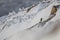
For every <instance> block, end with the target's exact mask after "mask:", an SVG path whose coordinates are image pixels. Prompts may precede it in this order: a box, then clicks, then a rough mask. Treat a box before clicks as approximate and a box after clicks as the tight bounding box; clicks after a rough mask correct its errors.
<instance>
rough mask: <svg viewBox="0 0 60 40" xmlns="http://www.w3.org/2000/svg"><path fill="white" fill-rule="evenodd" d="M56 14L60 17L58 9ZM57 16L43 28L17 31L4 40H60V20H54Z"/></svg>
mask: <svg viewBox="0 0 60 40" xmlns="http://www.w3.org/2000/svg"><path fill="white" fill-rule="evenodd" d="M58 14H59V15H60V9H59V10H58V11H57V15H58ZM57 15H56V16H55V17H54V18H55V19H54V18H53V19H52V20H50V21H49V22H47V23H46V25H45V26H43V27H40V28H38V27H37V26H35V27H34V28H32V29H26V30H22V31H19V32H17V33H16V34H13V35H12V36H10V37H7V38H6V40H39V39H40V40H60V20H59V19H60V18H58V19H56V17H59V16H57ZM54 29H55V31H54ZM56 29H58V30H56Z"/></svg>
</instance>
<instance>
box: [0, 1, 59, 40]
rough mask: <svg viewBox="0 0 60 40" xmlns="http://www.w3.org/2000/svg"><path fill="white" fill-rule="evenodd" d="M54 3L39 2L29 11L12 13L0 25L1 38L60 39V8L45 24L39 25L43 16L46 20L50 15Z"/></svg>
mask: <svg viewBox="0 0 60 40" xmlns="http://www.w3.org/2000/svg"><path fill="white" fill-rule="evenodd" d="M54 4H55V2H50V3H39V4H38V5H37V6H35V7H33V8H31V10H30V11H29V12H26V11H27V10H25V11H20V12H18V13H17V14H16V13H15V12H13V14H12V13H10V14H9V15H8V17H7V18H6V19H7V20H6V22H4V23H3V25H1V26H0V27H1V28H0V40H60V38H59V37H60V31H59V30H60V27H59V26H60V18H59V16H60V14H59V13H60V9H59V10H58V11H57V12H56V16H55V17H53V18H52V19H51V20H49V21H48V22H46V23H45V25H44V26H40V25H39V22H40V19H41V18H43V20H42V21H45V20H47V19H48V18H49V17H50V13H51V9H52V7H53V5H54ZM35 24H37V25H35ZM38 26H39V27H38Z"/></svg>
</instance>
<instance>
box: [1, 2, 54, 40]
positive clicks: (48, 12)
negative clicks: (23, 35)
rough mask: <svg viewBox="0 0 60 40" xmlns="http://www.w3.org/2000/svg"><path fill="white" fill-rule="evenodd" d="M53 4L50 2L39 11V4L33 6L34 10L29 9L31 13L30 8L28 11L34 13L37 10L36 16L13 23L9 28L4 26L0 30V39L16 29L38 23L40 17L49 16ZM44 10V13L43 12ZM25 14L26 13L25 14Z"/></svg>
mask: <svg viewBox="0 0 60 40" xmlns="http://www.w3.org/2000/svg"><path fill="white" fill-rule="evenodd" d="M53 4H54V3H52V4H51V5H49V6H48V7H47V8H45V9H44V10H42V11H39V10H40V9H39V8H40V7H39V6H40V4H39V5H37V6H36V7H34V10H33V9H31V10H32V13H31V10H30V12H29V13H31V14H34V13H35V12H34V11H36V12H37V11H38V12H37V13H36V16H35V17H34V18H33V19H30V20H27V21H25V22H22V23H17V24H16V25H14V24H13V25H12V26H10V28H5V29H4V30H2V32H1V33H0V36H1V37H0V39H1V40H3V39H4V38H6V37H9V36H11V35H13V34H14V33H16V32H18V31H21V30H24V29H26V28H29V27H31V26H33V25H35V24H36V23H38V22H39V21H40V19H41V17H43V18H44V20H46V19H45V18H46V17H48V16H49V14H50V11H51V8H52V6H53ZM36 8H37V9H36ZM35 9H36V10H35ZM48 10H49V11H48ZM45 12H46V13H45ZM27 15H29V14H27ZM27 15H26V16H27ZM26 16H25V17H26ZM13 21H14V20H13ZM22 24H23V25H22ZM6 27H7V26H6Z"/></svg>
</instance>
